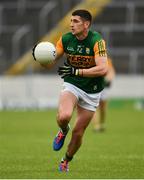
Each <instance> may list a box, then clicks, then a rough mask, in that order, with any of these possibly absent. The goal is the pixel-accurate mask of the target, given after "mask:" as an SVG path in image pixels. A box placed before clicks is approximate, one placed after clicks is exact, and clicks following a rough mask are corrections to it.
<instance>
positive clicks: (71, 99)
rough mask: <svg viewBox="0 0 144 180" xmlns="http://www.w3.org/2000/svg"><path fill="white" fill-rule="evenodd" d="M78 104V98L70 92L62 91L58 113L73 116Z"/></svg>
mask: <svg viewBox="0 0 144 180" xmlns="http://www.w3.org/2000/svg"><path fill="white" fill-rule="evenodd" d="M76 103H77V97H76V96H75V95H74V94H73V93H71V92H70V91H62V92H61V94H60V99H59V106H58V112H59V113H62V112H67V113H69V114H71V113H72V112H73V109H74V107H75V105H76Z"/></svg>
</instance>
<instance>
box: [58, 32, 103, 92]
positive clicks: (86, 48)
mask: <svg viewBox="0 0 144 180" xmlns="http://www.w3.org/2000/svg"><path fill="white" fill-rule="evenodd" d="M57 49H59V50H61V51H63V52H64V53H65V54H66V57H67V62H68V64H70V65H71V66H73V67H75V68H83V69H84V68H91V67H93V66H96V64H95V58H96V57H99V56H106V48H105V41H104V40H103V39H102V37H101V35H100V34H99V33H97V32H93V31H89V33H88V36H87V37H86V38H85V39H84V40H78V39H77V38H76V37H75V36H74V35H73V34H72V33H71V32H69V33H67V34H64V35H63V36H62V37H61V38H60V40H59V41H58V42H57ZM64 81H65V82H69V83H71V84H73V85H75V86H77V87H78V88H80V89H82V90H83V91H85V92H87V93H96V92H100V91H101V90H102V89H103V88H104V78H103V77H102V76H99V77H81V76H67V77H65V78H64Z"/></svg>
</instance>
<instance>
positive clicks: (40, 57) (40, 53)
mask: <svg viewBox="0 0 144 180" xmlns="http://www.w3.org/2000/svg"><path fill="white" fill-rule="evenodd" d="M33 55H34V58H35V60H36V61H38V62H39V63H43V64H48V63H52V62H53V61H54V60H55V57H56V48H55V46H54V44H52V43H51V42H40V43H39V44H37V45H36V46H35V48H34V50H33Z"/></svg>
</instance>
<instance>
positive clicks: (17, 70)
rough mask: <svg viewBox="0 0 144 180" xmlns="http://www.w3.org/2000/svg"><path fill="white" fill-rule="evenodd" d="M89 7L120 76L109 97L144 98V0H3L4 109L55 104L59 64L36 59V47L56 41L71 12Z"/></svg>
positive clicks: (0, 78)
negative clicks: (41, 63)
mask: <svg viewBox="0 0 144 180" xmlns="http://www.w3.org/2000/svg"><path fill="white" fill-rule="evenodd" d="M77 8H85V9H88V10H89V11H90V12H91V13H92V15H93V24H92V29H93V30H96V31H98V32H100V33H101V34H102V35H103V37H104V39H105V40H106V42H107V49H108V54H109V56H110V57H111V58H112V61H113V64H114V67H115V70H116V77H115V79H114V82H113V85H112V88H111V90H110V91H109V96H110V97H111V98H121V99H122V98H124V99H125V98H128V99H136V107H138V108H143V104H144V103H143V99H144V1H143V0H121V1H119V0H69V1H68V0H0V109H10V108H11V109H15V108H16V109H17V108H24V109H25V108H26V109H27V108H47V107H56V106H57V103H58V95H59V92H60V89H61V84H62V80H61V79H60V77H59V76H58V75H57V67H58V65H60V64H62V63H63V59H61V60H60V62H59V64H58V65H57V66H56V67H55V68H53V69H52V70H50V71H48V70H46V69H44V68H42V67H40V66H39V65H38V63H35V62H34V60H33V58H32V55H31V52H32V47H33V46H34V45H35V44H37V43H38V42H40V41H50V42H53V43H55V42H56V41H57V40H58V38H59V37H60V35H61V34H62V33H65V32H67V31H69V22H70V19H69V17H70V15H71V11H73V10H74V9H77Z"/></svg>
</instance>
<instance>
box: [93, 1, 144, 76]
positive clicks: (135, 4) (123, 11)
mask: <svg viewBox="0 0 144 180" xmlns="http://www.w3.org/2000/svg"><path fill="white" fill-rule="evenodd" d="M143 19H144V2H143V1H142V0H138V1H134V0H123V1H121V2H119V1H118V0H115V1H112V3H111V4H109V5H108V6H107V7H106V8H105V9H104V11H103V13H101V14H100V15H99V16H98V17H97V18H96V19H95V20H94V25H93V28H94V29H95V30H97V31H99V32H101V33H102V34H103V36H104V37H105V39H106V41H107V43H108V49H109V53H110V55H111V56H112V58H113V60H114V65H115V67H116V71H117V73H118V74H123V73H124V74H144V66H143V61H144V60H143V57H144V39H143V38H142V37H143V36H144V21H143Z"/></svg>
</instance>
